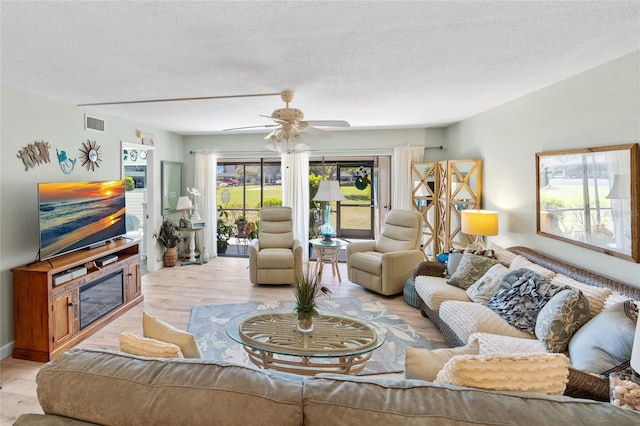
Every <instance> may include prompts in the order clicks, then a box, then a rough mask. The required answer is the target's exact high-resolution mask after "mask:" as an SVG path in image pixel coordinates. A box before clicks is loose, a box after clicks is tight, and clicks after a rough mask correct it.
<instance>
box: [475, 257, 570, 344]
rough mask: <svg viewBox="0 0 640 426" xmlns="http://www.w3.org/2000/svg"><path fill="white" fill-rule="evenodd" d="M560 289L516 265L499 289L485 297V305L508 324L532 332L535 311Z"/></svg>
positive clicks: (534, 324) (534, 326)
mask: <svg viewBox="0 0 640 426" xmlns="http://www.w3.org/2000/svg"><path fill="white" fill-rule="evenodd" d="M567 288H568V287H567ZM564 289H565V287H558V286H555V285H553V284H551V283H550V282H549V281H547V280H546V279H544V278H543V277H541V276H540V275H538V274H536V273H535V272H533V271H530V270H528V269H517V270H515V271H513V272H510V273H508V274H507V275H506V276H505V277H504V279H503V280H502V283H501V284H500V290H498V292H497V293H496V294H494V295H493V297H491V299H489V301H488V302H487V307H488V308H489V309H491V310H492V311H494V312H495V313H497V314H498V315H500V316H501V317H502V318H503V319H504V320H505V321H507V322H508V323H509V324H511V325H512V326H514V327H516V328H519V329H520V330H524V331H526V332H528V333H531V334H535V330H536V318H537V317H538V312H540V309H542V307H543V306H544V305H545V304H546V303H547V302H548V301H549V300H551V298H552V297H553V296H555V295H556V293H558V292H560V291H561V290H564Z"/></svg>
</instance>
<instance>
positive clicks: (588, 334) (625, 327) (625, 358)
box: [569, 300, 638, 378]
mask: <svg viewBox="0 0 640 426" xmlns="http://www.w3.org/2000/svg"><path fill="white" fill-rule="evenodd" d="M637 320H638V308H637V307H636V305H635V303H634V302H632V301H631V300H627V301H625V302H622V303H618V304H617V305H614V306H612V307H610V308H607V309H605V310H604V311H602V312H600V313H599V314H598V315H596V316H595V317H593V319H591V320H590V321H589V322H587V323H586V324H585V325H583V326H582V327H581V328H580V329H579V330H578V331H576V332H575V334H574V335H573V338H571V341H570V342H569V354H570V357H571V365H572V366H573V367H574V368H576V369H578V370H582V371H585V372H587V373H592V374H599V375H604V376H607V378H608V372H609V371H615V370H618V369H620V368H624V367H626V366H628V365H629V360H630V359H631V349H632V348H633V336H634V334H635V330H636V322H637Z"/></svg>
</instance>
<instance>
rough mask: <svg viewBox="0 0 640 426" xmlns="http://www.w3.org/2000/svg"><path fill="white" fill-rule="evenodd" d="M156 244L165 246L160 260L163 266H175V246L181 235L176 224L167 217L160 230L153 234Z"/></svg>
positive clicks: (176, 258) (176, 251)
mask: <svg viewBox="0 0 640 426" xmlns="http://www.w3.org/2000/svg"><path fill="white" fill-rule="evenodd" d="M153 236H154V238H155V239H156V240H157V241H158V244H159V245H160V246H162V247H164V248H165V252H164V255H163V256H162V262H163V264H164V266H176V262H177V260H178V249H177V246H178V244H180V241H182V235H181V234H180V231H178V228H177V227H176V225H175V224H174V223H173V222H172V221H170V220H169V219H165V220H164V221H163V222H162V225H161V226H160V230H159V231H158V232H156V233H154V234H153Z"/></svg>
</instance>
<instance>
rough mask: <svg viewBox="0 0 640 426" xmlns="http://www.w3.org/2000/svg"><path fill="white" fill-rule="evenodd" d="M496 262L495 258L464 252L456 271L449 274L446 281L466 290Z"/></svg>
mask: <svg viewBox="0 0 640 426" xmlns="http://www.w3.org/2000/svg"><path fill="white" fill-rule="evenodd" d="M496 263H498V261H497V260H496V259H492V258H489V257H484V256H478V255H476V254H471V253H464V254H463V255H462V259H460V264H459V265H458V268H457V269H456V272H455V273H454V274H453V275H451V278H449V280H448V281H447V282H448V283H449V284H451V285H454V286H456V287H460V288H461V289H463V290H466V289H468V288H469V287H470V286H471V284H473V283H475V282H476V281H478V280H479V279H480V278H481V277H482V276H483V275H484V274H485V272H487V271H488V270H489V268H491V267H492V266H493V265H495V264H496Z"/></svg>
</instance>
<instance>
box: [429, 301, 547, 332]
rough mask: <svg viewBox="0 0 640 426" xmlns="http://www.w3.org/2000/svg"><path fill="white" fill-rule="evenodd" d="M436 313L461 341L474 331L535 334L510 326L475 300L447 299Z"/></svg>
mask: <svg viewBox="0 0 640 426" xmlns="http://www.w3.org/2000/svg"><path fill="white" fill-rule="evenodd" d="M438 314H439V315H440V319H441V320H442V321H443V322H445V323H446V324H447V325H448V326H449V328H450V329H451V331H453V333H455V335H456V336H458V339H459V340H461V341H463V342H468V341H469V336H471V335H472V334H473V333H476V332H479V333H492V334H500V335H502V336H511V337H520V338H523V339H535V338H536V336H535V335H533V334H531V333H527V332H526V331H524V330H520V329H518V328H516V327H514V326H512V325H511V324H509V323H508V322H507V321H505V320H504V319H503V318H502V317H500V315H498V314H496V313H495V312H493V311H492V310H491V309H489V308H487V307H486V306H484V305H481V304H479V303H475V302H460V301H453V300H449V301H446V302H444V303H442V304H441V305H440V310H439V311H438Z"/></svg>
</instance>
